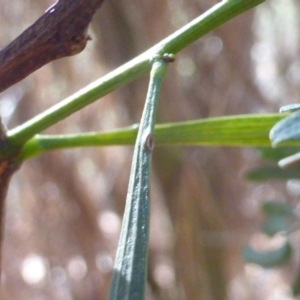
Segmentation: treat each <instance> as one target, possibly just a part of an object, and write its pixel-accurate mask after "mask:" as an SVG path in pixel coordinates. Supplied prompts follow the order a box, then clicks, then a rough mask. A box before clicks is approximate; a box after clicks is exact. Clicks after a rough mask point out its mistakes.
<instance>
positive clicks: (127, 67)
mask: <svg viewBox="0 0 300 300" xmlns="http://www.w3.org/2000/svg"><path fill="white" fill-rule="evenodd" d="M264 1H265V0H227V1H222V2H220V3H218V4H216V5H215V6H213V7H212V8H211V9H210V10H208V11H207V12H205V13H204V14H203V15H201V16H200V17H198V18H196V19H194V20H193V21H191V22H190V23H189V24H187V25H186V26H184V27H182V28H181V29H179V30H178V31H176V32H175V33H173V34H172V35H170V36H169V37H167V38H166V39H164V40H162V41H161V42H159V43H158V44H156V45H155V46H153V47H152V48H150V49H149V50H147V51H146V52H144V53H143V54H141V55H139V56H137V57H136V58H135V59H133V60H131V61H129V62H128V63H126V64H124V65H123V66H121V67H119V68H117V69H116V70H114V71H112V72H111V73H109V74H107V75H106V76H104V77H102V78H100V79H98V80H96V81H95V82H93V83H91V84H90V85H88V86H87V87H85V88H83V89H82V90H80V91H79V92H77V93H75V94H74V95H72V96H70V97H68V98H66V99H65V100H63V101H61V102H60V103H58V104H56V105H54V106H52V107H51V108H49V109H47V110H46V111H44V112H43V113H41V114H39V115H37V116H36V117H34V118H32V119H30V120H29V121H27V122H25V123H23V124H22V125H20V126H18V127H16V128H14V129H12V130H9V131H8V132H7V136H8V142H10V143H11V144H18V145H20V144H23V143H25V142H26V141H27V140H28V139H30V138H32V137H33V136H34V135H35V134H38V133H40V132H42V131H43V130H45V129H47V128H48V127H50V126H52V125H53V124H55V123H57V122H59V121H61V120H63V119H65V118H66V117H68V116H70V115H71V114H73V113H74V112H76V111H78V110H80V109H82V108H83V107H85V106H87V105H88V104H90V103H92V102H94V101H96V100H97V99H99V98H101V97H103V96H104V95H106V94H108V93H110V92H112V91H113V90H115V89H117V88H119V87H121V86H124V85H126V84H127V83H129V82H131V81H133V80H135V79H136V78H138V77H140V76H141V75H143V74H145V73H147V72H149V70H150V68H151V60H152V58H153V57H154V56H155V55H156V54H164V53H177V52H179V51H180V50H182V49H184V48H185V47H187V46H188V45H190V44H191V43H192V42H194V41H195V40H197V39H199V38H200V37H202V36H203V35H205V34H206V33H208V32H210V31H211V30H213V29H215V28H216V27H218V26H219V25H221V24H223V23H225V22H226V21H228V20H230V19H232V18H233V17H235V16H236V15H238V14H241V13H243V12H244V11H246V10H248V9H250V8H252V7H254V6H256V5H258V4H260V3H262V2H264Z"/></svg>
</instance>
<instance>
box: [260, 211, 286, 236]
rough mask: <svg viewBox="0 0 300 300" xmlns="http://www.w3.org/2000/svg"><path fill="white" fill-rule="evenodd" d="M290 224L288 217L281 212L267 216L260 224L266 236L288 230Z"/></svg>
mask: <svg viewBox="0 0 300 300" xmlns="http://www.w3.org/2000/svg"><path fill="white" fill-rule="evenodd" d="M289 228H290V226H289V222H288V218H287V217H286V216H284V215H281V214H272V215H270V216H268V217H267V218H266V219H265V220H264V222H263V225H262V232H263V233H265V234H266V235H268V236H274V235H275V234H277V233H279V232H288V230H289Z"/></svg>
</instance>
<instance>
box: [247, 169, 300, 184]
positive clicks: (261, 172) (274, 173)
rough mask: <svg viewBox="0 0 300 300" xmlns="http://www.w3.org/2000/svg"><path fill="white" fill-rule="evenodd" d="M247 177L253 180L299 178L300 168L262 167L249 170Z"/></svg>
mask: <svg viewBox="0 0 300 300" xmlns="http://www.w3.org/2000/svg"><path fill="white" fill-rule="evenodd" d="M246 178H247V179H249V180H252V181H266V180H288V179H299V178H300V168H299V167H293V168H289V169H281V168H280V167H278V166H274V167H261V168H257V169H254V170H251V171H249V172H247V173H246Z"/></svg>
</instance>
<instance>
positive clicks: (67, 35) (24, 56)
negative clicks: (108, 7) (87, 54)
mask: <svg viewBox="0 0 300 300" xmlns="http://www.w3.org/2000/svg"><path fill="white" fill-rule="evenodd" d="M103 2H104V0H59V1H58V2H57V3H55V4H54V5H52V6H51V7H50V8H48V9H47V10H46V12H45V14H44V15H42V16H41V17H40V18H39V19H38V20H37V21H36V22H35V23H34V24H32V25H31V26H30V27H29V28H28V29H26V30H25V31H24V32H23V33H22V34H21V35H20V36H18V37H17V38H16V39H15V40H14V41H13V42H11V43H10V44H9V45H7V46H6V47H5V48H3V49H1V50H0V92H2V91H4V90H5V89H7V88H9V87H10V86H12V85H13V84H15V83H17V82H18V81H20V80H22V79H24V78H25V77H26V76H28V75H29V74H31V73H33V72H34V71H36V70H37V69H39V68H41V67H42V66H44V65H45V64H47V63H49V62H50V61H53V60H55V59H58V58H61V57H65V56H70V55H74V54H77V53H79V52H81V51H82V50H83V49H84V48H85V46H86V43H87V41H88V40H89V36H88V35H87V28H88V25H89V23H90V22H91V20H92V17H93V15H94V14H95V12H96V10H97V9H98V8H99V7H100V6H101V4H102V3H103Z"/></svg>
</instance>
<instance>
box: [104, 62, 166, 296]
mask: <svg viewBox="0 0 300 300" xmlns="http://www.w3.org/2000/svg"><path fill="white" fill-rule="evenodd" d="M166 61H167V60H164V59H155V60H154V62H153V65H152V69H151V73H150V83H149V89H148V93H147V97H146V103H145V107H144V111H143V115H142V118H141V123H140V127H139V132H138V135H137V140H136V144H135V148H134V154H133V161H132V167H131V173H130V180H129V186H128V193H127V199H126V206H125V212H124V218H123V224H122V230H121V236H120V240H119V246H118V250H117V256H116V262H115V266H114V272H113V277H112V281H111V287H110V294H109V298H108V299H109V300H117V299H122V300H135V299H136V300H141V299H144V294H145V286H146V274H147V256H148V240H149V218H150V192H149V190H150V188H149V185H150V180H149V177H150V165H151V154H152V149H153V134H154V123H155V116H156V108H157V102H158V97H159V91H160V88H161V83H162V80H163V78H164V75H165V70H166Z"/></svg>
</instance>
